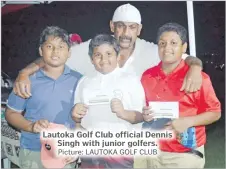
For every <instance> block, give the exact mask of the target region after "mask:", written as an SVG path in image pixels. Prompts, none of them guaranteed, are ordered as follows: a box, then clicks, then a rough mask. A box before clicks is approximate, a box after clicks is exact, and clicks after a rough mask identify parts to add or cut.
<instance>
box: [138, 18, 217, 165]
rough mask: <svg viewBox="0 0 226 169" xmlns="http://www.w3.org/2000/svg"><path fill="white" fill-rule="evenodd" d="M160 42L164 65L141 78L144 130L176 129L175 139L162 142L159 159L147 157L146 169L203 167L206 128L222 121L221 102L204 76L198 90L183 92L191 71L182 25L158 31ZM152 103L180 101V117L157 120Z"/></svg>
mask: <svg viewBox="0 0 226 169" xmlns="http://www.w3.org/2000/svg"><path fill="white" fill-rule="evenodd" d="M157 43H158V52H159V57H160V59H161V62H160V63H159V64H158V65H157V66H155V67H152V68H150V69H148V70H146V71H145V72H144V73H143V76H142V79H141V81H142V85H143V87H144V90H145V95H146V103H147V105H149V106H146V107H144V108H143V118H144V121H145V122H144V124H143V128H149V129H155V130H165V129H166V130H173V132H174V133H175V138H174V139H169V140H159V143H158V145H159V149H160V154H159V156H158V157H156V158H150V157H149V158H147V159H146V160H145V162H146V163H145V164H146V166H145V168H146V167H148V168H203V167H204V164H205V156H204V144H205V143H206V133H205V125H208V124H211V123H213V122H215V121H217V120H218V119H219V118H220V116H221V108H220V102H219V100H218V99H217V97H216V95H215V92H214V89H213V87H212V84H211V81H210V78H209V76H208V75H207V74H205V73H202V78H203V83H202V86H201V89H200V90H199V91H196V92H194V93H185V92H184V91H180V86H181V85H182V82H183V79H184V77H185V76H186V73H187V71H188V69H189V67H188V65H187V64H186V63H185V62H184V61H183V59H181V56H182V54H183V53H185V52H186V49H187V31H186V29H185V28H184V27H183V26H181V25H179V24H177V23H167V24H164V25H163V26H162V27H160V28H159V30H158V34H157ZM149 102H158V103H161V102H177V104H178V105H179V110H178V111H179V118H177V119H172V120H171V119H166V118H155V114H154V113H155V112H154V110H151V106H152V105H151V103H149ZM169 113H170V112H169Z"/></svg>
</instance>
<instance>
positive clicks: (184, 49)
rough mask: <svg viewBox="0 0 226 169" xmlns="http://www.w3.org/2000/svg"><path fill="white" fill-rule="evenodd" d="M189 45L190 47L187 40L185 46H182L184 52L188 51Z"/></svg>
mask: <svg viewBox="0 0 226 169" xmlns="http://www.w3.org/2000/svg"><path fill="white" fill-rule="evenodd" d="M187 47H188V44H187V42H185V43H184V44H183V46H182V48H183V53H186V51H187Z"/></svg>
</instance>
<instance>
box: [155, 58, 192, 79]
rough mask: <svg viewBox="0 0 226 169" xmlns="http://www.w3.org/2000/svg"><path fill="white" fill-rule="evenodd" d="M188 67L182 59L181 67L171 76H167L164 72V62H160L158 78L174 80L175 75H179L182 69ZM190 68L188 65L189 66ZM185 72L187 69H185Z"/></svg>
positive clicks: (170, 74)
mask: <svg viewBox="0 0 226 169" xmlns="http://www.w3.org/2000/svg"><path fill="white" fill-rule="evenodd" d="M185 65H186V63H185V61H184V60H183V59H181V61H180V63H179V65H178V66H177V67H176V69H174V70H173V71H172V72H171V73H169V74H165V73H164V71H163V70H162V62H160V63H159V64H158V66H157V72H158V76H159V78H162V79H164V78H172V77H174V76H175V75H177V74H178V72H179V71H180V70H182V68H184V66H185ZM187 66H188V65H187ZM184 70H185V69H184Z"/></svg>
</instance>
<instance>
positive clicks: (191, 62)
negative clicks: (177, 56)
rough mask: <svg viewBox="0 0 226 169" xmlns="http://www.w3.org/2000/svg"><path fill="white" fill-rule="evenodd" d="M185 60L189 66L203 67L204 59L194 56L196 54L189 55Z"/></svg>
mask: <svg viewBox="0 0 226 169" xmlns="http://www.w3.org/2000/svg"><path fill="white" fill-rule="evenodd" d="M184 61H185V62H186V63H187V65H189V66H198V67H201V68H202V67H203V65H202V61H201V60H200V59H199V58H197V57H194V56H187V57H186V59H185V60H184Z"/></svg>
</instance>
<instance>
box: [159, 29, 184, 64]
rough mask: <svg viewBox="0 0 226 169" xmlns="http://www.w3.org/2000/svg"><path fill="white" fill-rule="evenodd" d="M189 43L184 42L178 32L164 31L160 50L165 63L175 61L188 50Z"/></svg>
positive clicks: (161, 58) (160, 39)
mask: <svg viewBox="0 0 226 169" xmlns="http://www.w3.org/2000/svg"><path fill="white" fill-rule="evenodd" d="M186 49H187V43H184V44H182V40H181V39H180V36H179V35H178V34H177V33H176V32H164V33H163V34H162V35H161V36H160V38H159V42H158V52H159V57H160V60H161V61H162V62H163V63H175V62H177V61H179V60H180V59H181V57H182V54H183V53H185V52H186Z"/></svg>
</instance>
